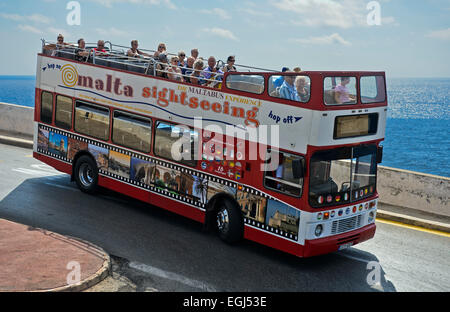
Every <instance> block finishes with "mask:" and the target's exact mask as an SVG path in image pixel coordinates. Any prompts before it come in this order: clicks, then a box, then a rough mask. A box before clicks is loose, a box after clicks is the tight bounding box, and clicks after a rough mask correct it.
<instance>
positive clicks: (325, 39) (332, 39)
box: [291, 33, 351, 46]
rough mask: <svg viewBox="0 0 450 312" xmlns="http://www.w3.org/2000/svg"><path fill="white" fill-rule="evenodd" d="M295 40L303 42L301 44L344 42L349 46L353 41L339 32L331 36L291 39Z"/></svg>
mask: <svg viewBox="0 0 450 312" xmlns="http://www.w3.org/2000/svg"><path fill="white" fill-rule="evenodd" d="M291 41H293V42H297V43H301V44H308V45H310V44H313V45H330V44H342V45H346V46H349V45H351V43H350V42H349V41H347V40H345V39H344V38H342V37H341V35H339V34H338V33H334V34H331V35H329V36H322V37H309V38H301V39H291Z"/></svg>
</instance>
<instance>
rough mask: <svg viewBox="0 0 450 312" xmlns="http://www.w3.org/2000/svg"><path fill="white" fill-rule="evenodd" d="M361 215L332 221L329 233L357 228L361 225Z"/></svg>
mask: <svg viewBox="0 0 450 312" xmlns="http://www.w3.org/2000/svg"><path fill="white" fill-rule="evenodd" d="M361 220H362V215H359V216H354V217H351V218H347V219H342V220H336V221H333V224H332V226H331V234H339V233H344V232H348V231H351V230H354V229H357V228H359V227H360V226H361Z"/></svg>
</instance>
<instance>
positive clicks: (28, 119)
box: [0, 103, 34, 140]
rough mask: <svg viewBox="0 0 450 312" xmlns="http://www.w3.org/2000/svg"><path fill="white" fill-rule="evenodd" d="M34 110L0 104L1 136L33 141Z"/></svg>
mask: <svg viewBox="0 0 450 312" xmlns="http://www.w3.org/2000/svg"><path fill="white" fill-rule="evenodd" d="M33 119H34V108H33V107H25V106H19V105H14V104H6V103H0V134H4V135H10V136H14V137H18V138H22V139H30V140H31V139H33Z"/></svg>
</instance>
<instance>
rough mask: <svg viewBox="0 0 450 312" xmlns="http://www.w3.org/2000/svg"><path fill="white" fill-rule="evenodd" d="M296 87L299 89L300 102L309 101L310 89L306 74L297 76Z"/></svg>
mask: <svg viewBox="0 0 450 312" xmlns="http://www.w3.org/2000/svg"><path fill="white" fill-rule="evenodd" d="M295 88H296V89H297V93H298V97H299V99H300V102H308V101H309V91H308V89H307V88H306V77H305V76H297V78H295Z"/></svg>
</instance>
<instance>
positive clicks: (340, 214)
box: [338, 209, 344, 217]
mask: <svg viewBox="0 0 450 312" xmlns="http://www.w3.org/2000/svg"><path fill="white" fill-rule="evenodd" d="M343 214H344V210H342V209H341V210H339V212H338V216H339V217H340V216H342V215H343Z"/></svg>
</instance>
